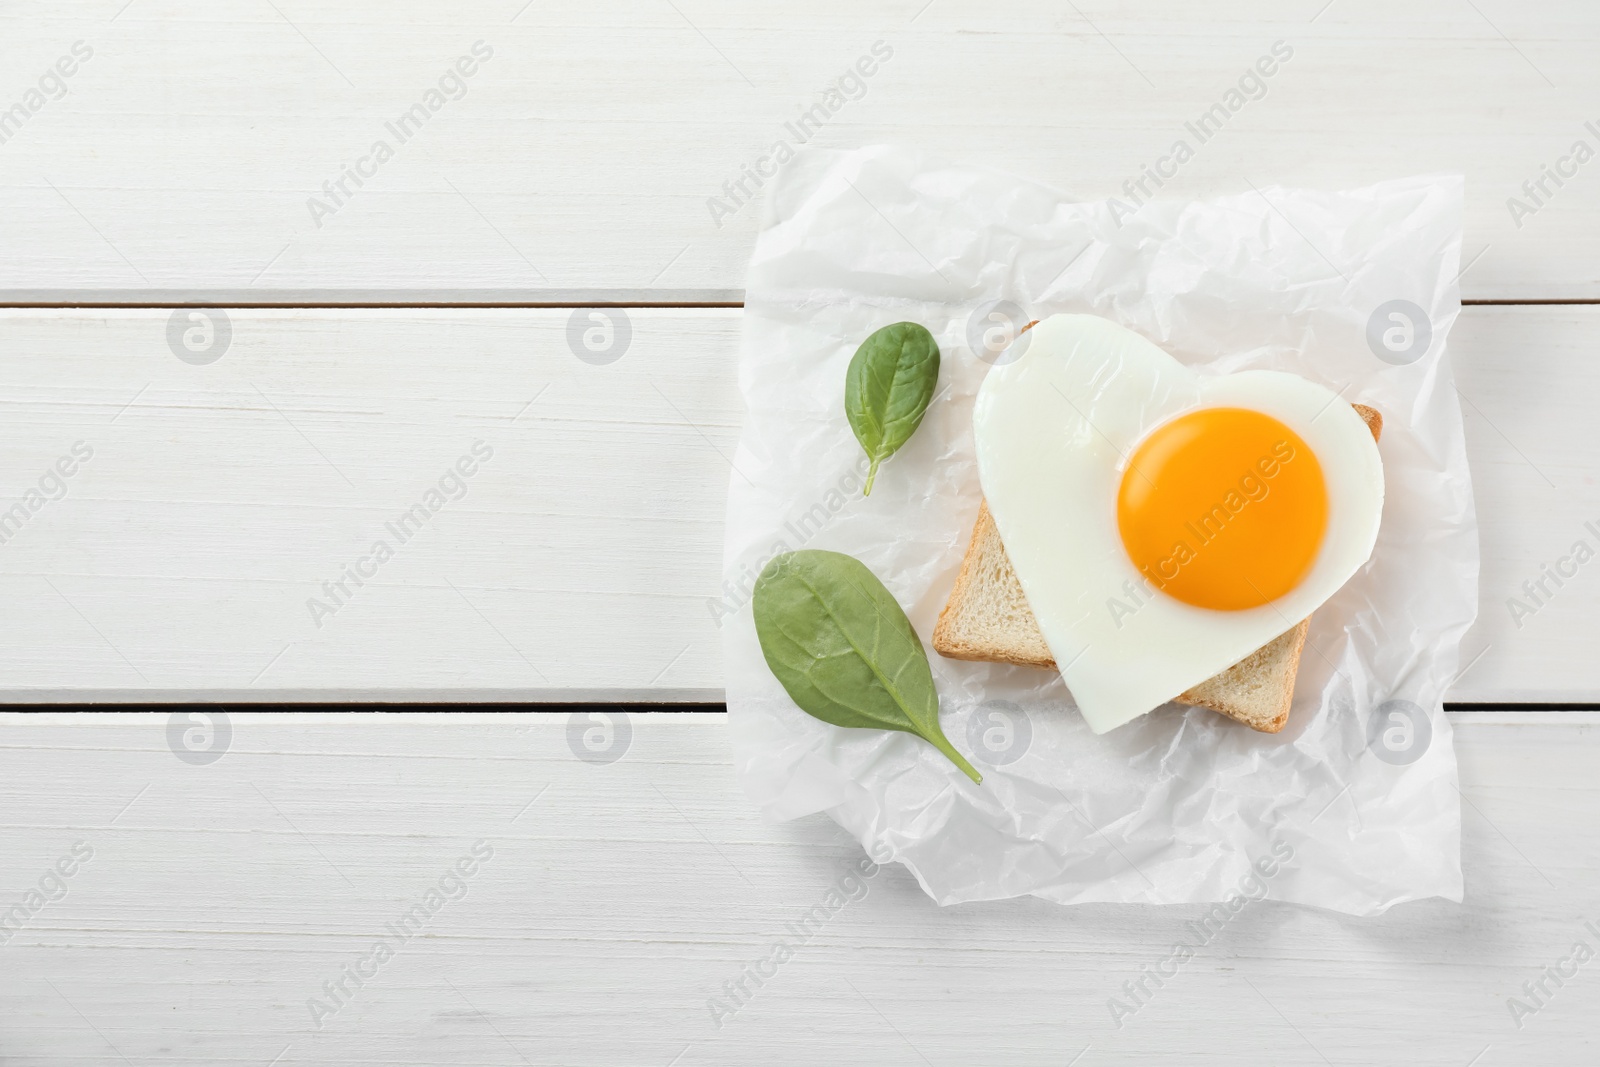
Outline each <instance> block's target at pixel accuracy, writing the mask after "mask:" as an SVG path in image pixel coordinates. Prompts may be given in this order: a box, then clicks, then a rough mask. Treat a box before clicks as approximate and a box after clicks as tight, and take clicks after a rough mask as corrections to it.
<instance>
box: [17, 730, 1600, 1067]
mask: <svg viewBox="0 0 1600 1067" xmlns="http://www.w3.org/2000/svg"><path fill="white" fill-rule="evenodd" d="M1454 719H1455V723H1456V744H1457V750H1458V752H1459V754H1460V759H1461V766H1462V774H1461V788H1462V792H1463V798H1464V804H1463V809H1462V812H1463V866H1464V870H1465V874H1466V900H1465V903H1464V904H1461V905H1456V904H1452V903H1448V902H1443V901H1437V900H1435V901H1424V902H1418V903H1413V904H1407V905H1402V906H1400V907H1397V908H1395V909H1394V910H1392V911H1391V912H1390V913H1388V914H1387V915H1385V916H1382V917H1379V918H1376V919H1365V920H1353V919H1349V918H1347V917H1343V916H1338V915H1332V914H1329V913H1326V912H1320V911H1316V910H1314V909H1308V908H1295V907H1290V906H1286V905H1280V904H1273V903H1270V902H1269V903H1262V904H1256V905H1251V906H1249V907H1248V908H1246V909H1245V910H1244V911H1242V912H1241V913H1239V915H1238V916H1237V917H1235V918H1234V919H1233V920H1232V921H1230V922H1229V923H1228V925H1227V926H1226V927H1225V928H1224V929H1223V931H1222V932H1221V933H1220V934H1219V935H1217V936H1216V937H1215V939H1214V940H1213V941H1212V942H1211V943H1210V944H1207V945H1204V946H1201V947H1199V948H1198V950H1197V951H1196V952H1195V957H1194V959H1192V960H1190V961H1189V962H1187V963H1185V964H1184V965H1183V968H1182V970H1181V972H1180V973H1179V975H1177V976H1176V977H1173V978H1169V979H1168V980H1167V981H1166V983H1165V984H1164V985H1163V987H1162V988H1160V989H1158V990H1156V991H1155V993H1154V996H1153V997H1152V998H1150V1000H1149V1002H1148V1003H1147V1004H1145V1005H1144V1006H1142V1007H1141V1008H1140V1009H1139V1011H1138V1012H1137V1013H1136V1014H1135V1015H1134V1016H1133V1017H1131V1018H1127V1019H1124V1020H1123V1022H1122V1026H1121V1027H1120V1028H1118V1027H1117V1026H1115V1025H1114V1023H1113V1021H1112V1018H1111V1014H1110V1010H1109V1007H1108V1002H1109V1000H1110V998H1111V997H1113V996H1124V995H1125V994H1124V993H1123V990H1122V988H1121V987H1122V985H1123V983H1124V982H1127V981H1131V980H1135V979H1137V978H1139V977H1140V975H1141V973H1142V968H1143V967H1145V966H1151V967H1154V966H1156V965H1157V964H1158V963H1159V962H1160V961H1162V960H1164V959H1166V958H1167V957H1168V956H1169V955H1170V953H1171V951H1172V946H1173V945H1174V944H1175V943H1176V942H1178V941H1180V940H1182V941H1185V942H1186V943H1190V944H1194V943H1195V942H1196V940H1197V939H1196V938H1195V937H1194V935H1193V934H1192V932H1191V928H1190V927H1189V925H1188V924H1189V923H1192V922H1195V921H1197V920H1198V919H1199V918H1200V916H1201V913H1202V912H1203V910H1204V909H1203V908H1201V907H1199V906H1179V907H1170V908H1160V909H1151V908H1144V907H1136V906H1110V905H1091V906H1082V907H1074V908H1070V909H1068V908H1062V907H1057V906H1054V905H1050V904H1046V903H1043V902H1040V901H1035V900H1017V901H1009V902H1001V903H987V904H974V905H963V906H959V907H952V908H947V909H940V908H938V907H936V906H934V905H933V904H932V903H930V902H929V901H928V900H927V898H926V897H925V896H924V895H923V894H922V892H921V890H920V889H918V887H917V886H916V884H915V882H914V881H913V880H912V879H911V877H910V876H909V874H908V873H907V872H906V871H905V870H904V869H903V868H901V867H898V866H895V865H889V866H887V867H885V868H884V869H883V870H882V871H881V872H880V873H878V874H876V875H875V876H874V877H873V878H871V879H868V880H865V881H864V882H863V883H862V885H863V888H864V895H860V894H857V895H858V896H860V899H856V900H854V901H852V902H850V903H848V904H847V905H845V906H844V907H842V908H839V909H838V910H837V911H836V912H835V913H834V914H832V915H831V916H830V917H829V918H828V919H827V921H826V923H825V924H824V925H822V927H821V929H820V930H819V931H818V932H817V933H815V934H814V935H813V936H812V937H810V938H809V939H808V940H807V941H806V942H805V943H803V944H799V945H798V948H797V949H796V951H795V954H794V956H793V958H792V959H790V960H788V961H786V962H785V963H783V964H782V965H781V967H779V968H778V969H777V972H776V974H774V975H771V976H770V977H768V978H767V979H766V980H765V981H764V984H763V985H762V986H761V987H760V988H759V989H758V990H755V992H754V995H753V996H751V997H749V998H748V1000H747V1002H746V1003H744V1004H742V1005H741V1006H740V1007H739V1008H738V1010H737V1011H736V1012H734V1013H733V1014H732V1015H731V1016H729V1017H724V1018H723V1019H722V1025H721V1026H720V1027H719V1026H718V1025H716V1023H715V1022H714V1021H713V1018H712V1013H711V1011H710V1009H709V1008H708V1001H710V1000H711V998H714V997H715V998H726V997H727V992H726V988H725V985H724V983H731V982H734V981H737V980H740V979H741V976H742V972H743V970H744V968H745V967H746V965H747V964H749V963H751V962H752V961H754V960H757V959H760V958H768V957H770V955H771V952H772V949H771V946H772V945H773V943H774V942H775V941H776V940H777V939H778V938H780V937H786V938H788V939H790V940H791V941H793V940H795V939H794V937H793V935H792V934H791V933H789V927H790V926H791V924H794V923H795V922H796V921H797V920H798V919H799V918H800V917H801V916H802V915H804V914H806V913H807V912H808V909H811V908H812V907H813V906H814V905H819V904H821V903H822V902H823V900H824V897H825V895H826V893H827V892H828V890H829V887H830V886H832V885H836V884H838V882H839V879H840V878H841V875H842V873H843V872H844V871H845V870H846V868H847V865H849V864H851V863H853V862H855V861H856V860H857V859H859V858H860V857H861V850H860V848H859V846H858V845H857V844H856V843H855V842H854V841H853V840H851V839H849V838H847V837H846V836H845V835H844V834H843V833H842V832H841V831H840V830H839V829H838V828H837V827H835V826H834V825H833V824H832V823H831V822H830V821H829V820H828V819H826V818H825V817H822V816H816V817H813V818H810V819H806V820H802V821H800V822H797V823H789V824H782V825H774V824H771V823H767V822H764V821H763V820H762V819H761V818H760V817H759V816H758V815H757V814H756V812H755V811H754V810H753V808H752V807H751V806H750V804H749V803H748V801H747V800H746V799H745V798H744V797H743V796H742V795H741V793H740V791H739V789H738V788H737V786H736V785H735V783H734V780H733V775H732V771H731V768H730V767H729V766H728V763H727V747H726V746H727V742H726V739H725V738H724V736H723V733H724V730H725V726H724V724H723V717H722V716H719V715H700V714H694V715H635V716H633V717H632V720H631V725H632V735H631V736H632V742H631V745H630V747H629V748H628V749H627V750H626V752H625V753H624V754H623V756H622V758H620V759H619V760H617V761H616V762H614V763H611V764H609V765H597V764H593V763H586V762H583V761H581V760H579V759H576V758H574V756H573V752H572V750H571V749H570V748H569V746H568V742H567V723H566V720H565V717H564V716H537V715H533V716H529V715H517V716H496V717H490V716H451V717H449V718H445V717H442V716H423V715H405V716H399V717H385V719H384V720H383V722H382V723H381V724H380V723H378V722H377V721H374V720H369V719H366V718H363V717H359V716H323V717H313V716H304V715H294V716H268V715H248V714H240V715H236V716H235V717H234V719H233V723H232V725H233V730H234V732H233V736H232V742H231V748H230V750H229V751H228V752H227V753H226V754H225V755H224V756H223V757H222V758H221V759H220V760H219V761H218V762H215V763H213V764H210V765H207V766H195V765H191V764H187V763H183V762H180V761H179V760H178V759H176V758H174V755H173V753H172V752H171V751H169V750H168V748H167V745H166V741H165V721H164V718H162V717H156V716H132V715H121V716H92V717H89V716H86V717H56V716H23V715H6V716H0V729H3V735H0V737H3V742H0V781H3V782H5V796H6V803H5V804H4V805H3V806H0V854H4V855H5V856H6V878H5V884H4V886H3V890H4V892H3V895H0V903H4V905H5V906H6V907H10V906H11V905H12V904H13V903H14V902H16V901H18V900H20V899H22V897H23V894H24V893H25V892H26V891H27V890H28V889H29V888H30V887H35V886H37V885H38V883H39V880H40V879H41V877H43V875H44V874H45V872H46V871H48V870H50V869H51V868H53V866H54V865H55V863H56V862H57V861H58V860H60V859H61V858H62V857H63V856H70V854H71V850H72V848H73V846H74V843H76V842H83V843H84V844H85V845H87V847H88V848H90V849H92V850H93V856H92V857H91V858H90V859H89V860H88V861H86V862H83V863H80V864H78V865H77V868H76V870H75V873H74V874H73V875H72V876H71V877H70V878H66V879H62V882H63V884H64V885H65V886H66V893H65V896H63V897H61V898H60V899H57V900H55V901H54V902H51V903H48V904H46V905H44V906H43V907H42V908H40V909H39V910H38V913H37V914H35V915H33V916H31V917H29V918H28V919H27V920H26V921H25V922H22V923H21V924H20V925H21V926H22V928H21V929H20V930H19V931H17V932H15V933H12V934H10V936H9V937H8V938H7V943H6V944H5V945H4V946H3V948H0V951H3V952H4V954H5V958H6V960H7V963H8V965H7V966H6V967H4V968H0V997H3V998H4V1001H5V1003H6V1004H7V1005H8V1010H7V1012H6V1013H5V1017H4V1020H3V1021H0V1041H3V1042H4V1045H5V1050H6V1058H7V1062H8V1064H9V1063H14V1064H16V1065H18V1067H35V1065H39V1067H43V1065H45V1064H60V1063H73V1064H85V1065H95V1067H99V1065H108V1067H109V1065H111V1064H124V1063H144V1062H166V1063H181V1062H204V1063H208V1064H226V1065H235V1064H237V1065H240V1067H245V1065H250V1064H256V1065H260V1064H267V1063H271V1062H274V1057H278V1059H277V1060H276V1062H278V1063H279V1064H287V1065H297V1064H309V1063H356V1062H359V1063H366V1064H375V1065H385V1067H390V1065H393V1067H399V1065H413V1064H415V1065H423V1064H428V1065H449V1064H469V1063H507V1064H513V1063H519V1062H528V1063H539V1064H543V1063H585V1064H587V1063H594V1064H602V1063H641V1064H668V1063H674V1062H676V1063H678V1064H680V1065H684V1064H697V1065H698V1064H751V1063H783V1062H794V1061H795V1060H796V1058H797V1053H796V1052H795V1050H796V1049H804V1050H805V1052H804V1055H803V1057H799V1058H803V1059H805V1060H807V1061H816V1062H827V1063H840V1064H884V1063H904V1064H917V1063H922V1062H924V1060H926V1062H929V1063H936V1064H945V1063H1007V1064H1022V1065H1030V1064H1055V1065H1060V1064H1063V1063H1067V1062H1071V1061H1072V1059H1073V1057H1075V1056H1080V1054H1081V1056H1082V1058H1081V1059H1080V1060H1079V1061H1078V1062H1079V1063H1080V1064H1082V1065H1085V1067H1092V1065H1094V1064H1102V1063H1135V1064H1168V1063H1173V1062H1179V1061H1182V1062H1193V1063H1200V1064H1217V1065H1221V1064H1237V1063H1275V1064H1286V1065H1295V1067H1298V1065H1318V1067H1321V1065H1323V1064H1324V1063H1325V1062H1331V1063H1405V1062H1413V1061H1415V1062H1424V1063H1441V1064H1467V1063H1469V1062H1472V1061H1473V1058H1474V1057H1481V1058H1480V1059H1478V1061H1477V1062H1478V1063H1479V1064H1497V1063H1498V1064H1514V1063H1541V1064H1551V1065H1568V1064H1572V1065H1576V1064H1588V1063H1592V1062H1593V1060H1594V1037H1593V1033H1592V1026H1591V1020H1592V1019H1593V1017H1594V1012H1595V1010H1596V1009H1597V1008H1600V983H1596V982H1595V981H1594V978H1593V975H1591V974H1590V969H1589V968H1585V969H1583V970H1582V971H1581V972H1580V973H1579V975H1578V977H1577V978H1576V979H1571V978H1569V979H1568V980H1566V982H1565V983H1564V984H1563V985H1562V986H1561V987H1560V988H1556V987H1555V986H1554V985H1550V984H1549V983H1548V981H1547V988H1549V989H1550V990H1551V991H1552V992H1553V995H1552V996H1551V997H1550V998H1549V1000H1548V1001H1547V1003H1546V1005H1545V1006H1544V1007H1542V1008H1541V1009H1540V1010H1539V1011H1538V1012H1537V1013H1536V1014H1534V1015H1533V1016H1531V1017H1528V1018H1525V1019H1523V1020H1522V1022H1523V1026H1522V1027H1521V1028H1520V1029H1519V1028H1518V1027H1517V1026H1516V1025H1515V1022H1514V1021H1513V1019H1512V1017H1511V1015H1510V1012H1509V1010H1508V1008H1507V999H1508V998H1509V997H1512V996H1517V997H1522V996H1524V995H1525V994H1523V992H1522V986H1523V984H1524V983H1525V982H1529V981H1536V980H1538V979H1540V978H1541V976H1542V974H1543V972H1544V970H1545V968H1547V967H1550V966H1552V965H1554V964H1556V963H1557V961H1558V960H1561V959H1563V958H1566V957H1567V956H1568V954H1569V953H1570V951H1571V947H1572V945H1573V943H1574V941H1576V940H1577V939H1580V938H1581V939H1583V940H1584V941H1586V942H1588V943H1589V944H1590V945H1591V946H1593V945H1594V944H1595V938H1594V936H1593V935H1592V934H1591V933H1589V932H1588V929H1587V928H1586V927H1585V925H1584V920H1585V918H1588V919H1591V920H1592V919H1593V918H1594V916H1593V914H1592V912H1591V911H1590V910H1589V909H1590V908H1591V906H1592V903H1593V899H1592V893H1591V892H1590V889H1591V887H1592V886H1593V884H1594V881H1595V878H1596V877H1597V875H1600V846H1597V845H1596V842H1600V796H1597V795H1596V790H1597V788H1600V787H1597V785H1596V780H1595V776H1594V774H1593V768H1592V759H1591V752H1590V746H1589V745H1588V744H1587V742H1588V741H1590V740H1592V733H1591V731H1592V729H1593V727H1592V726H1588V725H1576V724H1573V725H1560V724H1545V725H1537V726H1535V725H1523V726H1494V725H1475V724H1474V722H1473V721H1472V717H1471V716H1455V717H1454ZM479 841H482V842H484V843H486V844H487V846H488V847H489V848H490V849H492V856H490V858H489V859H488V860H486V861H483V862H479V863H477V864H476V865H475V869H474V870H473V873H472V874H471V875H469V876H466V877H464V878H462V879H461V881H462V883H463V884H464V887H465V892H464V894H461V893H459V892H457V891H456V888H455V883H454V882H451V883H450V884H449V885H447V886H446V891H447V892H449V893H451V894H452V895H453V896H454V899H448V900H447V902H445V903H443V904H442V905H441V906H440V907H439V908H438V910H437V913H436V914H434V915H433V916H432V917H431V918H430V919H429V920H428V921H427V922H426V923H425V925H424V926H423V928H422V930H421V931H420V936H415V937H412V938H411V939H410V940H408V941H405V942H404V943H399V947H398V951H397V952H396V953H395V955H394V957H393V958H392V959H388V960H386V961H384V962H383V963H382V965H381V966H379V967H377V968H376V969H375V972H374V973H370V974H369V975H368V976H367V978H366V979H365V980H364V981H363V983H362V984H361V986H360V987H359V988H357V987H355V986H354V985H353V983H351V982H350V980H348V979H344V980H345V982H346V988H347V989H348V990H350V992H351V995H350V996H349V998H348V1000H347V1002H346V1003H344V1004H342V1005H339V1006H338V1009H337V1010H336V1011H335V1012H333V1014H331V1015H326V1016H324V1015H319V1016H318V1018H317V1020H316V1021H314V1020H313V1015H312V1010H311V1008H310V1006H309V1005H308V1001H310V1000H311V998H313V997H318V998H324V999H326V997H327V993H326V992H325V989H324V985H323V983H324V982H332V981H336V980H340V979H341V978H342V970H343V968H344V967H345V966H346V965H350V966H352V967H353V966H355V965H356V964H357V962H358V961H361V960H367V961H368V963H366V964H364V965H363V966H364V967H365V969H367V970H368V971H373V970H374V969H373V967H372V965H371V963H370V961H371V959H372V958H373V946H374V945H375V944H376V943H378V942H379V941H380V940H382V939H387V940H388V941H389V942H390V943H398V942H397V939H395V938H393V937H392V936H391V935H390V934H389V932H388V930H387V929H386V925H387V924H391V923H395V922H397V921H398V920H400V918H401V916H402V915H404V914H405V913H406V912H407V910H408V908H410V907H411V905H412V904H413V903H414V902H416V901H418V900H419V899H420V898H422V897H423V896H424V894H425V893H426V892H427V891H428V890H429V889H430V888H434V887H437V886H439V884H440V882H441V880H442V879H445V878H446V876H447V875H448V873H449V872H450V870H451V869H452V868H453V867H454V866H455V864H456V863H457V862H458V860H460V859H461V858H462V857H464V856H471V850H472V848H473V845H474V843H475V842H479ZM481 849H482V846H480V851H481ZM53 885H54V883H51V884H50V887H47V888H52V887H53ZM847 888H848V887H847ZM51 895H55V894H54V893H52V894H51ZM129 976H137V981H130V977H129ZM745 981H746V987H747V988H748V989H754V986H753V985H752V984H751V983H750V982H749V981H748V980H745ZM316 1022H320V1023H321V1026H320V1028H319V1027H318V1026H317V1025H316ZM1486 1046H1487V1047H1488V1048H1489V1051H1488V1052H1487V1053H1486V1054H1485V1053H1484V1049H1485V1047H1486ZM1086 1047H1088V1048H1089V1049H1090V1051H1089V1052H1087V1053H1084V1052H1083V1050H1084V1049H1085V1048H1086ZM1324 1058H1325V1059H1324Z"/></svg>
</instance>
